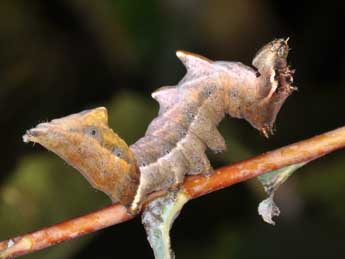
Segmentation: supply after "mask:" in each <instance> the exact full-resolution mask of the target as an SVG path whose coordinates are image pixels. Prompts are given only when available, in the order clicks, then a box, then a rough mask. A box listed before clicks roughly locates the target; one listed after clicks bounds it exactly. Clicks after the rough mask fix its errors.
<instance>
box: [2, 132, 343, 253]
mask: <svg viewBox="0 0 345 259" xmlns="http://www.w3.org/2000/svg"><path fill="white" fill-rule="evenodd" d="M343 147H345V127H341V128H338V129H336V130H333V131H330V132H327V133H324V134H322V135H319V136H316V137H313V138H310V139H307V140H304V141H301V142H297V143H294V144H291V145H288V146H286V147H282V148H280V149H277V150H274V151H271V152H267V153H264V154H262V155H259V156H256V157H253V158H250V159H248V160H244V161H242V162H239V163H236V164H233V165H229V166H226V167H223V168H220V169H218V170H215V172H214V174H213V175H212V176H210V177H203V176H190V177H187V178H186V181H185V183H184V185H183V188H184V191H185V192H186V193H187V194H188V195H189V196H190V197H191V198H196V197H199V196H202V195H205V194H207V193H210V192H213V191H216V190H219V189H222V188H225V187H228V186H231V185H233V184H235V183H238V182H242V181H245V180H248V179H250V178H253V177H256V176H258V175H261V174H264V173H266V172H269V171H272V170H275V169H278V168H282V167H285V166H288V165H292V164H296V163H300V162H306V161H311V160H314V159H317V158H319V157H321V156H323V155H326V154H327V153H330V152H332V151H334V150H337V149H340V148H343ZM157 195H158V194H157V193H155V194H153V195H151V196H150V197H149V199H150V198H151V199H152V197H156V196H157ZM132 218H133V216H131V215H129V214H128V213H127V211H126V209H125V208H124V207H123V206H121V205H118V204H114V205H111V206H109V207H106V208H103V209H101V210H98V211H96V212H93V213H90V214H87V215H83V216H81V217H78V218H75V219H71V220H68V221H65V222H63V223H60V224H57V225H53V226H51V227H47V228H44V229H40V230H38V231H36V232H32V233H29V234H25V235H22V236H18V237H15V238H11V239H8V240H5V241H2V242H0V258H1V259H5V258H13V257H16V256H20V255H24V254H27V253H31V252H34V251H37V250H41V249H43V248H46V247H49V246H52V245H55V244H58V243H61V242H63V241H66V240H69V239H73V238H76V237H79V236H81V235H85V234H87V233H91V232H94V231H97V230H99V229H102V228H106V227H109V226H111V225H115V224H118V223H121V222H124V221H127V220H130V219H132Z"/></svg>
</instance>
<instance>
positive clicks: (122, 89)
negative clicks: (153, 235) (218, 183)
mask: <svg viewBox="0 0 345 259" xmlns="http://www.w3.org/2000/svg"><path fill="white" fill-rule="evenodd" d="M344 14H345V9H344V7H343V5H342V4H341V3H340V2H337V1H328V2H320V3H314V4H313V5H310V4H308V3H307V1H306V2H304V1H297V0H291V1H288V2H286V1H285V2H284V1H269V0H265V1H254V0H231V1H227V0H215V1H210V0H207V1H196V0H189V1H182V0H166V1H159V0H147V1H146V0H145V1H138V0H101V1H82V0H68V1H65V0H62V1H44V0H34V1H18V0H3V1H1V2H0V21H1V22H0V80H1V88H0V112H1V116H0V133H1V136H2V139H1V144H2V148H1V149H0V155H1V175H0V181H1V182H0V239H5V238H7V237H10V236H13V235H17V234H19V233H22V232H27V231H32V230H34V229H37V228H40V227H43V226H47V225H51V224H54V223H57V222H60V221H63V220H65V219H69V218H72V217H75V216H78V215H81V214H83V213H86V212H89V211H92V210H95V209H97V208H100V207H102V206H104V205H105V204H109V202H110V201H109V200H108V199H107V198H106V197H105V196H104V195H103V194H102V193H100V192H97V191H95V190H94V189H92V188H91V187H90V186H89V185H88V184H87V183H86V181H84V179H83V178H82V176H81V175H79V174H78V173H77V172H76V171H75V170H73V169H72V168H70V167H69V166H67V165H66V164H65V163H64V162H63V161H62V160H61V159H59V158H57V157H56V156H55V155H53V154H52V153H48V152H47V151H45V150H44V149H43V148H41V147H38V146H35V147H32V146H31V145H24V144H23V143H21V135H22V134H23V133H24V132H25V130H26V129H28V128H30V127H32V126H34V125H35V124H36V123H38V122H40V121H45V120H48V119H52V118H56V117H59V116H64V115H66V114H70V113H73V112H78V111H81V110H83V109H86V108H91V107H96V106H106V107H107V108H108V110H109V119H110V124H111V127H112V128H113V129H114V131H116V132H117V133H118V134H119V135H120V136H122V137H123V138H124V139H125V140H126V141H127V143H129V144H131V143H133V142H135V141H136V140H137V139H138V138H139V137H141V136H142V135H143V134H144V132H145V129H146V127H147V125H148V123H149V122H150V121H151V120H152V118H154V116H156V114H157V111H158V105H157V104H156V103H155V102H154V100H152V98H150V92H152V91H153V90H154V89H156V88H158V87H159V86H162V85H173V84H175V83H176V82H177V81H178V80H179V79H180V78H181V77H182V76H183V73H184V68H183V67H182V65H181V64H180V63H179V62H178V61H177V59H176V58H175V56H174V51H175V50H177V49H186V50H189V51H194V52H198V53H200V54H202V55H205V56H207V57H209V58H211V59H221V60H237V61H241V62H244V63H246V64H250V62H251V59H252V57H253V55H254V54H255V52H256V50H257V49H258V48H259V47H261V45H262V44H263V43H266V42H268V41H270V40H272V39H273V38H276V37H287V36H290V38H291V40H290V44H291V46H292V52H291V58H290V61H291V64H292V66H293V67H295V68H296V69H297V73H296V85H297V86H298V87H299V89H300V90H299V92H297V93H296V94H294V95H293V96H292V97H290V99H289V100H288V102H287V103H286V104H285V106H284V107H283V110H282V111H281V112H280V114H279V116H278V121H277V132H276V135H275V136H273V137H272V138H271V139H270V140H268V141H267V140H266V139H264V138H263V137H262V136H260V135H259V134H258V133H257V132H256V131H255V130H254V129H252V128H251V127H250V126H249V125H247V123H245V122H244V121H241V120H236V119H225V120H224V122H223V123H222V124H221V132H222V133H223V135H224V136H225V139H226V141H227V143H228V147H229V148H228V151H227V152H225V153H224V154H220V155H212V154H209V155H210V157H211V158H212V164H213V165H214V167H218V166H221V165H225V164H228V163H231V162H234V161H238V160H240V159H244V158H247V157H249V156H252V155H254V154H258V153H261V152H264V151H267V150H269V149H273V148H276V147H279V146H282V145H285V144H288V143H291V142H293V141H297V140H300V139H304V138H307V137H310V136H312V135H315V134H318V133H321V132H323V131H326V130H330V129H332V128H335V127H337V126H341V125H343V124H344V105H343V98H344V95H345V87H344V83H345V77H344V69H345V50H344V45H345V44H344V43H345V39H344V35H343V33H342V31H343V29H342V27H341V24H342V20H343V17H344ZM344 169H345V160H344V151H340V152H337V153H336V154H332V155H330V156H329V157H327V158H323V159H321V160H320V161H317V162H315V163H312V164H310V165H307V166H305V167H303V168H302V169H300V170H299V171H298V173H296V175H294V176H292V177H291V180H289V181H288V182H287V183H286V184H285V185H283V186H282V189H280V190H279V191H278V193H277V196H276V202H277V204H278V205H279V207H280V208H281V211H282V215H281V217H280V218H279V219H278V220H277V226H276V227H275V228H272V227H271V226H268V225H266V224H265V223H263V222H262V220H261V218H260V217H259V216H258V215H257V204H258V203H259V201H260V200H261V199H262V197H263V191H262V189H261V187H260V186H258V185H257V183H256V182H255V181H249V182H247V183H245V184H241V185H236V186H234V187H232V188H228V189H227V190H223V191H219V192H217V193H214V194H211V195H208V196H206V197H202V198H200V199H197V200H195V201H193V202H191V203H190V204H188V205H187V206H186V208H185V209H184V210H183V212H182V215H181V216H180V217H179V218H178V219H177V222H176V223H175V225H174V229H173V230H172V241H173V246H174V247H175V249H174V250H175V252H176V254H177V258H180V259H182V258H205V259H206V258H241V259H243V258H278V257H279V258H281V259H283V258H307V257H316V258H343V257H344V256H345V249H344V248H343V244H342V243H343V235H344V232H345V205H344V202H343V197H345V188H344V184H345V176H344V173H343V172H344ZM205 212H207V213H205ZM145 241H146V240H145V233H144V230H143V229H142V227H141V226H140V222H139V221H138V220H134V221H131V222H128V223H125V224H121V225H118V226H114V227H111V228H108V229H105V230H102V231H99V232H98V233H95V234H91V235H88V236H86V237H83V238H79V239H77V240H73V241H69V242H66V243H64V244H61V245H58V246H56V247H53V248H49V249H47V250H45V251H42V252H39V253H36V254H33V255H28V256H26V257H25V258H57V259H60V258H114V256H116V257H118V258H150V257H152V252H151V251H150V248H149V246H148V244H147V242H145ZM133 248H134V249H133Z"/></svg>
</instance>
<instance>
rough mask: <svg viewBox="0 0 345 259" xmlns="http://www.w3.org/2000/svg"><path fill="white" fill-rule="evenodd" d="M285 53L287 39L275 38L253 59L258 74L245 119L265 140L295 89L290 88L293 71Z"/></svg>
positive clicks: (287, 48)
mask: <svg viewBox="0 0 345 259" xmlns="http://www.w3.org/2000/svg"><path fill="white" fill-rule="evenodd" d="M288 53H289V46H288V39H286V40H285V39H277V40H274V41H272V42H270V43H268V44H266V45H265V46H264V47H262V48H261V49H260V50H259V51H258V53H257V54H256V56H255V58H254V59H253V66H254V67H256V69H257V71H258V73H257V81H256V85H257V95H256V100H255V102H254V103H253V104H251V105H249V106H248V109H247V111H246V114H245V118H246V119H247V120H248V121H249V122H250V123H251V124H252V125H253V126H254V127H255V128H257V129H259V130H260V131H261V132H262V133H263V134H264V135H265V136H266V137H268V136H269V134H272V133H273V132H272V128H273V125H274V122H275V120H276V116H277V114H278V112H279V110H280V109H281V107H282V105H283V104H284V102H285V100H286V99H287V97H288V96H289V95H290V94H291V93H292V92H293V91H295V90H296V89H297V88H296V87H294V86H292V83H293V73H294V70H290V68H289V66H288V65H287V56H288Z"/></svg>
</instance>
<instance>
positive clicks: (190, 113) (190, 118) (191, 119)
mask: <svg viewBox="0 0 345 259" xmlns="http://www.w3.org/2000/svg"><path fill="white" fill-rule="evenodd" d="M187 118H188V121H189V122H192V121H193V120H194V118H195V114H194V113H193V112H191V111H188V112H187Z"/></svg>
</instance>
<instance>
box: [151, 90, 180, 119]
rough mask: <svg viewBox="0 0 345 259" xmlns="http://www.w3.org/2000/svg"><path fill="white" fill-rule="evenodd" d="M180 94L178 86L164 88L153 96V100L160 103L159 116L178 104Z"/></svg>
mask: <svg viewBox="0 0 345 259" xmlns="http://www.w3.org/2000/svg"><path fill="white" fill-rule="evenodd" d="M178 93H179V91H178V89H177V88H176V86H163V87H161V88H159V89H157V90H156V91H154V92H153V93H152V94H151V96H152V98H153V99H155V100H156V101H157V102H158V103H159V114H163V113H164V112H165V111H167V110H168V109H169V108H170V107H172V106H173V105H174V104H175V103H177V102H178Z"/></svg>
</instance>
